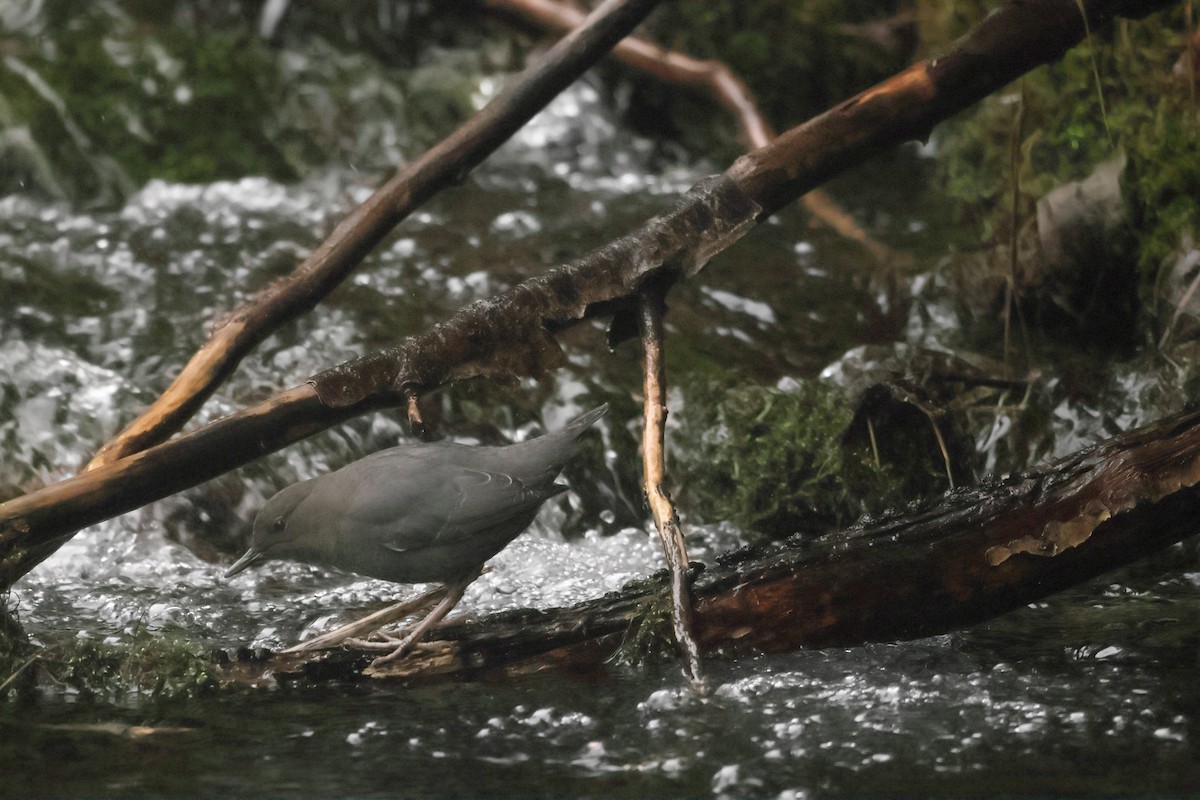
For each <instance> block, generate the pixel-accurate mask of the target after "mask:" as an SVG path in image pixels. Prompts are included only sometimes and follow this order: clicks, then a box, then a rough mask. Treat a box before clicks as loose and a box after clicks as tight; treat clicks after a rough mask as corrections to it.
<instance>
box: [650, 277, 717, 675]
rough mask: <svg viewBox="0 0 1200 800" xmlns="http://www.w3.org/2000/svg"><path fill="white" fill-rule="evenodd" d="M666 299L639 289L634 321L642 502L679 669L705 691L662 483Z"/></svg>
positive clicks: (679, 540) (681, 547)
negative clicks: (663, 574)
mask: <svg viewBox="0 0 1200 800" xmlns="http://www.w3.org/2000/svg"><path fill="white" fill-rule="evenodd" d="M666 311H667V309H666V302H665V300H664V298H663V295H662V292H661V291H659V290H657V289H655V288H653V287H651V288H647V289H646V291H644V292H642V296H641V298H639V303H638V320H639V322H640V323H641V334H642V353H643V367H642V377H643V380H642V394H643V405H644V414H643V416H644V424H643V429H642V478H643V485H644V487H645V492H646V503H647V504H648V505H649V506H650V513H651V515H652V516H653V517H654V527H655V529H656V530H657V531H658V540H659V543H660V544H661V545H662V550H663V558H664V559H665V560H666V562H667V572H668V573H669V575H670V578H669V580H670V585H671V629H672V632H673V633H674V635H675V645H676V647H678V648H679V657H680V660H681V661H682V663H683V672H684V674H685V675H686V676H687V679H688V681H689V682H690V683H691V685H692V688H693V689H695V690H696V691H699V692H703V691H705V690H706V686H705V681H704V671H703V669H702V667H701V664H700V647H699V645H697V644H696V635H695V631H694V629H695V611H694V610H693V608H692V602H693V598H692V587H691V578H690V576H689V575H688V562H689V559H688V553H687V545H686V544H685V543H684V541H683V530H682V529H681V528H680V526H679V515H678V514H677V513H676V512H675V504H674V503H673V502H672V501H671V495H670V494H669V493H668V492H667V488H666V471H667V464H666V462H667V458H666V438H667V432H666V425H667V379H666V374H667V366H666V353H665V343H664V339H665V336H664V334H663V316H664V315H665V314H666Z"/></svg>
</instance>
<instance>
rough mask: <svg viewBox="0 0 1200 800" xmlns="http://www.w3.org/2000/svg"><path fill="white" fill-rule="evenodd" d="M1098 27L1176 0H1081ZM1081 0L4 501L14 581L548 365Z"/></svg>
mask: <svg viewBox="0 0 1200 800" xmlns="http://www.w3.org/2000/svg"><path fill="white" fill-rule="evenodd" d="M1079 2H1080V3H1082V5H1083V7H1084V8H1085V9H1086V11H1087V13H1088V19H1089V26H1090V28H1091V30H1092V31H1097V30H1098V29H1099V28H1100V27H1101V26H1102V25H1105V24H1107V23H1108V22H1110V21H1111V20H1112V18H1113V17H1114V16H1116V15H1121V14H1124V15H1133V16H1139V17H1140V16H1144V15H1145V14H1148V13H1149V12H1150V11H1152V10H1154V9H1156V8H1161V7H1163V6H1166V5H1168V4H1169V2H1168V0H1147V2H1133V0H1079ZM1079 8H1080V6H1079V5H1078V4H1077V0H1036V2H1035V1H1033V0H1021V1H1020V2H1010V3H1008V4H1006V5H1005V6H1003V7H1002V8H1001V9H1000V10H999V11H998V12H997V13H995V14H993V15H992V16H990V17H988V18H987V19H986V20H985V21H984V22H983V23H982V24H981V25H980V26H979V27H978V28H976V29H975V31H974V32H973V33H972V34H970V35H969V36H968V37H966V38H965V39H964V40H963V41H962V42H961V43H960V44H959V45H958V47H956V48H955V50H954V51H953V52H952V53H950V54H949V55H947V56H945V57H943V58H938V59H932V60H927V61H922V62H919V63H917V64H915V65H913V66H912V67H910V68H909V69H907V70H905V71H904V72H902V73H900V74H899V75H897V76H895V77H893V78H890V79H888V80H886V81H884V82H882V83H880V84H878V85H876V86H875V87H873V88H871V89H868V90H867V91H865V92H862V93H861V94H859V95H858V96H856V97H854V98H852V99H850V100H848V101H846V102H845V103H843V104H841V105H839V106H837V107H836V108H834V109H832V110H831V111H829V112H826V113H825V114H822V115H821V116H819V117H816V118H815V119H813V120H811V121H809V122H807V123H805V124H804V125H801V126H799V127H797V128H793V129H792V130H790V131H787V132H786V133H784V134H782V135H781V136H779V137H778V138H777V139H776V140H775V141H773V142H772V143H771V144H770V145H768V146H766V147H763V148H759V149H758V150H755V151H754V152H752V153H749V154H747V155H745V156H743V157H741V158H739V159H738V160H737V161H736V162H734V164H733V166H732V167H730V169H729V170H727V171H726V172H725V173H724V175H723V176H721V177H720V178H718V179H716V180H713V181H709V182H706V183H705V184H702V185H701V186H699V187H697V189H694V190H693V191H692V192H690V193H689V194H688V195H686V196H685V197H684V198H683V199H682V200H681V201H680V203H679V205H678V206H677V207H676V208H675V209H673V210H672V211H671V212H670V213H668V214H665V215H663V216H661V217H657V218H655V219H653V220H651V221H650V222H649V223H647V224H646V226H644V227H643V228H642V229H641V230H639V231H637V232H636V233H633V234H630V235H628V236H626V237H623V238H622V239H619V240H617V241H615V242H613V243H611V244H609V245H606V246H605V247H602V248H600V249H598V250H596V251H594V252H593V253H591V254H589V255H588V256H585V257H584V258H581V259H579V260H577V261H575V262H572V263H570V264H567V265H565V266H562V267H559V268H557V269H554V270H551V271H550V272H548V273H546V274H544V275H541V276H538V277H535V278H532V279H530V280H528V281H525V282H524V283H522V284H520V285H518V286H516V287H513V288H512V289H510V290H509V291H507V292H504V293H503V294H500V295H498V296H496V297H494V298H491V299H488V300H484V301H480V302H477V303H474V304H471V305H469V306H467V307H465V308H463V309H462V310H461V311H459V312H458V313H457V314H455V315H454V316H453V317H451V318H450V319H448V320H446V321H445V322H443V323H440V324H438V325H435V326H434V327H432V328H430V329H429V330H427V331H425V332H424V333H422V334H420V335H418V336H414V337H412V338H410V339H408V340H406V341H405V342H403V343H402V344H401V345H399V346H397V347H395V348H392V349H389V350H384V351H379V352H376V353H373V354H370V355H368V356H366V357H364V358H361V359H358V360H356V361H353V362H349V363H346V364H343V365H340V366H338V367H334V368H333V369H330V370H328V371H326V372H323V373H321V374H320V375H317V376H315V377H314V378H313V379H312V380H311V381H310V382H309V383H307V384H305V385H304V386H300V387H296V388H294V389H289V390H287V391H285V392H281V393H280V394H277V395H275V396H274V397H272V398H270V399H268V400H266V401H265V402H263V403H260V404H258V405H256V406H253V407H250V408H247V409H245V410H243V411H241V412H239V413H237V414H233V415H231V416H229V417H226V418H225V419H222V420H218V421H216V422H214V423H212V424H210V425H207V426H205V427H204V428H202V429H200V430H197V431H195V432H193V433H191V434H188V435H186V436H182V437H179V438H177V439H175V440H173V441H169V442H166V443H164V444H161V445H158V446H157V447H155V448H153V449H152V450H149V451H145V452H142V453H139V454H137V455H135V456H132V457H129V458H125V459H122V460H120V461H117V462H115V463H110V464H108V465H106V466H103V467H99V468H97V469H95V470H92V471H90V472H88V473H85V474H83V475H80V476H77V477H75V478H71V479H68V480H65V481H62V482H60V483H57V484H53V485H51V486H47V487H45V488H44V489H41V490H39V491H36V492H32V493H30V494H28V495H24V496H22V497H18V498H15V499H13V500H10V501H8V502H6V503H3V504H0V589H2V588H4V587H6V586H9V585H11V584H12V583H13V582H15V581H16V580H18V579H19V578H20V577H21V576H22V575H24V574H25V573H26V572H28V571H29V570H30V569H32V568H33V566H35V565H36V564H37V563H38V562H39V561H40V560H42V559H43V558H45V557H46V555H48V554H49V553H50V552H53V549H54V548H56V547H57V546H58V545H59V544H60V543H61V542H63V541H65V540H66V539H67V538H69V537H70V536H72V535H73V534H74V532H75V531H78V530H79V529H81V528H84V527H86V526H88V525H92V524H94V523H96V522H99V521H101V520H103V519H107V518H109V517H112V516H115V515H117V514H121V513H124V512H126V511H130V510H132V509H134V508H137V507H139V506H141V505H144V504H146V503H148V502H151V501H153V500H156V499H159V498H162V497H166V496H168V495H170V494H172V493H174V492H177V491H179V490H181V489H184V488H186V487H189V486H194V485H196V484H199V483H202V482H203V481H206V480H209V479H211V478H214V477H216V476H218V475H221V474H223V473H224V472H227V471H229V470H231V469H234V468H236V467H238V466H240V465H242V464H245V463H247V462H249V461H251V460H253V459H255V458H257V457H259V456H262V455H264V454H266V453H269V452H272V451H274V450H278V449H280V448H282V447H284V446H286V445H288V444H290V443H292V442H295V441H299V440H300V439H303V438H305V437H307V436H311V435H312V434H314V433H317V432H318V431H321V430H324V429H326V428H328V427H330V426H332V425H335V424H337V423H338V422H341V421H343V420H345V419H348V418H350V417H352V416H355V415H358V414H362V413H366V412H368V411H372V410H376V409H379V408H383V407H385V406H389V405H398V404H401V403H403V402H405V400H406V398H407V397H408V396H413V395H419V394H422V393H425V392H428V391H430V390H432V389H435V388H437V387H439V386H443V385H445V384H447V383H449V382H451V381H453V380H457V379H459V378H463V377H467V376H471V375H493V374H501V373H503V374H510V375H512V374H516V375H528V374H540V373H542V372H545V371H546V370H547V369H550V368H551V367H553V366H555V365H556V364H557V363H559V361H560V360H561V353H560V352H559V351H558V347H557V344H556V343H555V340H554V333H555V332H557V331H559V330H561V329H563V328H565V327H568V326H570V325H574V324H576V323H578V322H579V321H580V320H582V319H585V318H588V317H590V316H595V315H597V314H601V313H610V312H612V311H614V310H618V309H620V308H622V307H623V306H628V305H629V304H630V303H632V302H633V301H634V299H635V298H636V294H637V292H638V291H640V290H641V288H642V286H643V285H644V283H645V281H647V280H649V279H650V278H652V277H655V278H656V279H661V280H666V281H668V282H669V281H671V280H675V279H677V278H679V277H682V276H685V275H688V274H691V273H692V272H694V271H695V270H697V269H699V268H700V267H701V266H702V265H703V263H704V262H705V261H706V260H707V259H708V258H710V257H711V256H712V255H713V254H714V253H716V252H719V251H720V250H722V249H724V248H725V247H727V246H728V245H729V244H732V242H733V241H735V240H736V239H737V237H738V236H740V235H741V234H742V233H744V232H745V230H746V227H747V225H748V224H751V223H752V221H753V220H762V219H764V218H766V217H767V216H769V215H770V214H771V213H774V212H775V211H777V210H779V209H780V208H781V207H783V206H784V205H786V204H787V203H788V202H790V201H791V200H794V199H795V198H796V197H798V196H799V195H800V194H802V193H803V192H805V191H807V190H808V189H811V188H812V187H813V186H816V185H818V184H819V183H820V182H822V181H824V180H827V179H828V178H829V177H830V176H832V175H834V174H836V173H838V172H839V171H841V170H843V169H846V168H847V167H849V166H851V165H853V164H856V163H860V162H861V161H863V160H865V159H867V158H869V157H870V156H872V155H874V154H876V153H878V152H880V151H882V150H884V149H885V148H887V147H890V146H893V145H895V144H898V143H900V142H903V141H907V140H909V139H912V138H917V137H923V136H926V135H928V133H929V131H930V130H931V129H932V127H933V126H934V125H935V124H936V123H937V122H939V121H940V120H943V119H945V118H947V117H949V116H951V115H952V114H954V113H957V112H958V111H960V110H962V109H963V108H965V107H967V106H968V105H970V104H971V103H974V102H976V101H978V100H980V99H981V98H983V97H985V96H986V95H987V94H989V93H990V92H992V91H995V90H996V89H998V88H1000V87H1002V86H1004V85H1005V84H1007V83H1008V82H1009V81H1011V80H1013V79H1014V78H1016V77H1018V76H1019V75H1021V74H1022V73H1024V72H1027V71H1029V70H1031V69H1033V68H1034V67H1036V66H1038V65H1040V64H1043V63H1046V62H1048V61H1052V60H1055V59H1057V58H1059V57H1061V55H1062V54H1063V53H1064V52H1065V51H1066V50H1067V49H1069V48H1070V47H1072V46H1074V45H1076V44H1078V43H1079V42H1080V41H1081V40H1082V38H1083V36H1084V32H1085V29H1084V25H1083V20H1082V18H1081V16H1080V13H1079Z"/></svg>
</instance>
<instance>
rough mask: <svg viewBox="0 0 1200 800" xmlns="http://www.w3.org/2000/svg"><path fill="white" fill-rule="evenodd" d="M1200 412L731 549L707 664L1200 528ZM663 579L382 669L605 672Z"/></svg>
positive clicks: (1075, 577)
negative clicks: (809, 533) (865, 514)
mask: <svg viewBox="0 0 1200 800" xmlns="http://www.w3.org/2000/svg"><path fill="white" fill-rule="evenodd" d="M1198 483H1200V412H1190V413H1186V414H1181V415H1179V416H1177V417H1174V418H1171V419H1168V420H1164V421H1162V422H1160V423H1158V424H1156V425H1153V426H1150V427H1148V428H1145V429H1142V430H1140V431H1137V432H1134V433H1131V434H1127V435H1125V436H1121V437H1118V438H1115V439H1112V440H1110V441H1108V442H1105V443H1103V444H1101V445H1099V446H1097V447H1094V448H1092V449H1089V450H1087V451H1084V452H1082V453H1078V454H1075V455H1072V456H1070V457H1068V458H1064V459H1061V460H1059V461H1055V462H1052V463H1049V464H1046V465H1045V466H1043V467H1040V468H1038V469H1035V470H1031V471H1029V472H1026V473H1022V474H1019V475H1015V476H1012V477H1009V478H1005V479H1000V480H995V481H991V482H989V483H987V484H984V485H982V486H979V487H975V488H972V489H970V490H958V491H955V492H950V493H948V494H946V495H944V496H943V497H941V498H938V499H937V500H935V501H932V502H930V503H928V504H927V505H926V506H925V507H923V508H920V509H917V510H912V511H909V512H907V513H905V514H903V515H900V516H895V517H892V518H888V519H883V520H879V521H877V522H874V523H871V524H866V525H861V526H859V527H856V528H852V529H850V530H846V531H840V532H835V533H831V534H828V535H826V536H823V537H820V538H817V539H800V538H794V539H792V540H790V541H787V542H784V543H782V544H779V545H772V546H768V547H763V548H750V549H746V550H743V551H740V552H736V553H732V554H730V555H728V556H726V557H724V558H722V559H720V562H719V563H718V564H717V565H716V566H714V567H712V568H710V569H708V570H707V571H705V572H704V573H702V574H701V575H700V576H699V578H698V579H697V581H696V583H695V587H694V591H695V594H696V608H695V611H696V616H695V626H696V634H697V637H698V641H699V644H700V647H701V649H702V650H703V651H704V652H705V653H706V654H709V655H716V654H725V655H743V654H748V653H752V652H784V651H788V650H793V649H796V648H799V647H820V646H829V645H854V644H859V643H863V642H869V641H890V640H897V639H906V638H916V637H922V636H929V635H933V634H938V633H943V632H946V631H952V630H956V629H960V628H963V627H965V626H969V625H971V624H974V623H977V622H980V621H982V620H985V619H988V618H990V617H994V616H996V615H999V614H1002V613H1004V612H1006V611H1010V610H1012V609H1016V608H1019V607H1021V606H1024V605H1026V604H1028V603H1030V602H1033V601H1035V600H1037V599H1039V598H1041V597H1044V596H1046V595H1048V594H1050V593H1052V592H1055V591H1058V590H1060V589H1063V588H1066V587H1068V586H1071V585H1074V584H1077V583H1079V582H1082V581H1086V580H1088V579H1089V578H1092V577H1094V576H1096V575H1099V574H1100V573H1102V572H1104V571H1105V570H1108V569H1111V568H1113V567H1116V566H1119V565H1122V564H1127V563H1130V562H1131V561H1133V560H1135V559H1137V558H1139V557H1141V556H1144V555H1146V554H1148V553H1151V552H1153V551H1155V550H1157V549H1160V548H1162V547H1165V546H1167V545H1170V544H1172V543H1174V542H1176V541H1179V540H1180V539H1183V538H1185V537H1188V536H1194V535H1195V534H1196V533H1198V532H1200V488H1198V486H1197V484H1198ZM669 592H670V587H669V580H668V578H667V576H665V575H659V576H657V577H656V578H655V579H652V580H649V581H646V582H643V583H640V584H635V585H632V586H628V587H626V588H625V589H623V590H622V591H621V592H619V593H613V594H610V595H608V596H606V597H603V598H599V599H596V600H592V601H589V602H586V603H582V604H580V605H578V606H575V607H572V608H566V609H554V610H549V611H533V610H523V611H514V612H506V613H502V614H496V615H492V616H489V617H486V618H483V619H480V620H477V621H472V622H460V623H455V622H451V623H449V624H447V625H444V626H443V627H441V628H438V629H435V630H434V631H432V632H431V633H430V635H429V640H428V641H427V645H428V647H429V650H427V651H424V652H420V653H414V654H412V655H411V656H410V657H409V658H407V659H406V660H404V661H402V662H400V663H397V664H394V665H390V666H389V668H388V669H384V670H375V671H374V672H373V677H376V678H386V679H402V680H443V679H447V678H454V679H471V678H479V677H486V676H494V675H496V674H498V673H501V674H519V673H523V672H529V671H534V670H558V669H572V670H585V671H586V670H603V669H604V668H605V667H604V665H605V663H606V661H607V660H608V659H610V658H611V657H612V656H613V654H614V653H615V652H616V651H617V649H618V648H620V647H621V646H622V643H623V642H626V641H629V640H632V639H633V638H635V631H636V629H637V627H638V626H640V625H642V624H646V620H647V619H652V618H654V617H655V616H656V613H655V610H656V609H659V608H662V607H664V606H665V604H666V603H667V602H668V601H667V599H666V597H667V595H668V594H669ZM364 663H365V662H364V657H363V656H362V655H361V654H359V653H355V652H350V651H342V652H331V653H328V654H326V655H325V656H324V658H323V661H322V662H321V663H320V664H314V663H310V662H306V661H302V660H295V659H293V658H292V657H287V658H267V659H264V660H260V661H258V662H251V661H240V662H236V663H233V664H231V665H229V666H228V668H227V671H226V675H227V678H228V680H230V681H234V682H243V681H245V682H253V681H256V680H260V679H261V677H262V675H263V674H264V673H266V672H273V673H274V674H275V676H276V678H277V679H282V680H287V679H296V678H307V679H314V678H317V677H318V676H321V675H338V676H340V677H348V676H352V675H356V674H358V671H359V670H360V669H361V668H362V665H363V664H364Z"/></svg>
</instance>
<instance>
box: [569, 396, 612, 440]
mask: <svg viewBox="0 0 1200 800" xmlns="http://www.w3.org/2000/svg"><path fill="white" fill-rule="evenodd" d="M607 413H608V403H605V404H604V405H602V406H598V407H597V408H593V409H592V410H591V411H589V412H587V413H586V414H583V415H582V416H580V417H578V418H576V419H574V420H572V421H571V422H568V423H567V426H566V427H565V428H563V433H567V432H570V433H571V438H572V439H575V438H577V437H578V436H580V435H581V434H582V433H583V432H584V431H586V430H587V429H588V428H590V427H591V426H592V423H594V422H595V421H596V420H598V419H600V418H601V417H603V416H604V415H605V414H607Z"/></svg>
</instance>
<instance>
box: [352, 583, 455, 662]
mask: <svg viewBox="0 0 1200 800" xmlns="http://www.w3.org/2000/svg"><path fill="white" fill-rule="evenodd" d="M478 577H479V573H478V572H472V573H471V576H470V577H468V578H465V579H463V580H459V581H456V582H454V583H448V584H446V596H445V597H443V598H442V602H440V603H438V604H437V606H436V607H435V608H434V609H433V611H430V612H429V615H428V616H426V617H425V619H423V620H421V621H420V622H418V623H417V624H416V625H414V626H412V627H411V628H406V629H405V630H404V632H403V633H404V638H403V639H401V640H400V644H399V645H397V647H396V649H395V650H393V651H392V652H391V653H389V654H388V655H386V656H380V657H379V658H377V659H375V660H374V661H372V662H371V667H372V668H378V667H381V666H383V665H384V664H389V663H391V662H392V661H396V660H397V659H400V658H402V657H403V656H404V655H405V654H406V653H408V652H409V651H410V650H412V649H413V647H415V646H416V644H417V643H418V642H419V641H421V637H422V636H424V635H425V632H426V631H428V630H429V629H430V628H432V627H433V626H434V625H436V624H438V623H439V622H441V621H442V619H443V618H444V617H445V616H446V615H447V614H449V613H450V612H451V611H452V610H453V609H454V607H455V606H456V605H458V601H459V600H462V596H463V593H464V592H466V591H467V587H468V586H470V585H471V584H472V583H473V582H474V580H475V579H476V578H478Z"/></svg>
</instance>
